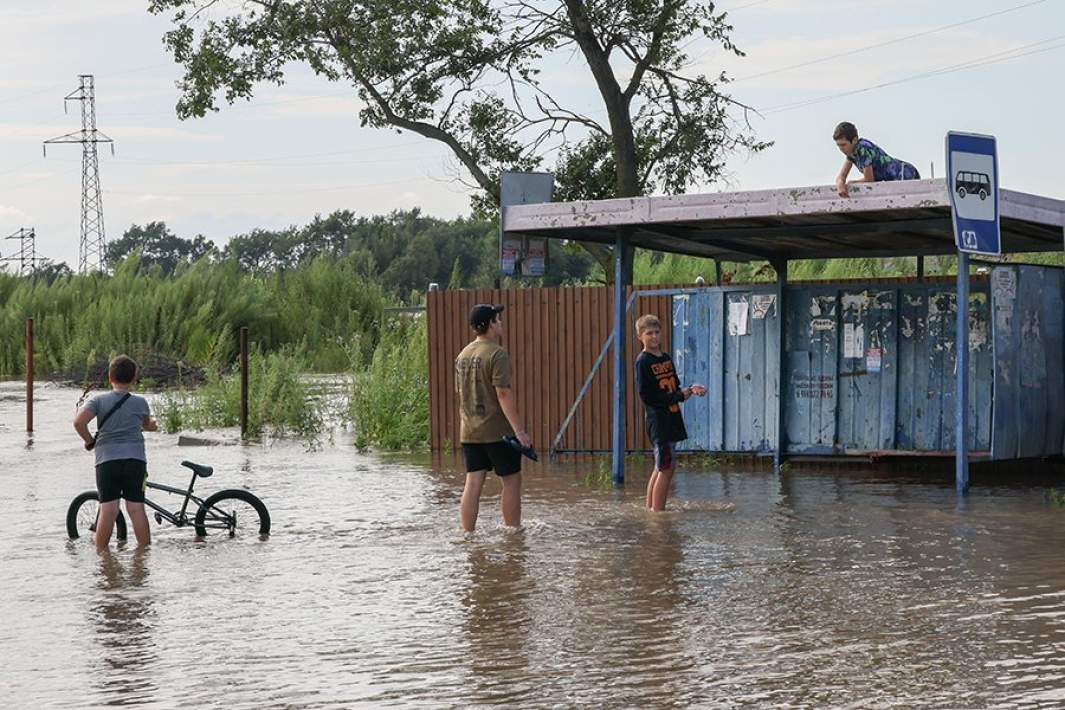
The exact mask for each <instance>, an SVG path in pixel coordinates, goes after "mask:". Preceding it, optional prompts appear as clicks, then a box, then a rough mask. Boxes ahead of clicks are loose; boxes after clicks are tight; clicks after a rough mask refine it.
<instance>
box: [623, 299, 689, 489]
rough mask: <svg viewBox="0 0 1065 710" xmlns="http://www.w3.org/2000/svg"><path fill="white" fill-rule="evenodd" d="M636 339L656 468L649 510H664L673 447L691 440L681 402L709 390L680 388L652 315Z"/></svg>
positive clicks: (638, 383)
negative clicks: (638, 346) (681, 410)
mask: <svg viewBox="0 0 1065 710" xmlns="http://www.w3.org/2000/svg"><path fill="white" fill-rule="evenodd" d="M636 338H637V339H638V340H639V341H640V343H641V344H642V345H643V352H641V353H640V354H639V356H638V357H637V358H636V367H635V370H636V390H637V391H638V392H639V393H640V399H641V400H643V404H644V407H646V410H647V436H648V438H650V439H651V443H652V444H653V445H654V454H655V467H654V470H653V471H652V472H651V479H650V480H649V481H648V482H647V496H646V503H647V507H648V508H650V509H651V510H665V509H666V498H668V497H669V486H670V484H672V482H673V467H674V461H673V459H674V444H675V443H676V442H678V441H684V440H685V439H687V438H688V431H687V430H686V429H685V428H684V418H683V417H682V416H681V414H680V403H681V402H683V401H684V400H686V399H688V398H689V397H691V396H692V395H693V394H694V395H698V396H699V397H702V396H703V395H705V394H706V388H705V387H703V386H702V385H690V386H688V387H685V388H683V389H681V387H680V381H679V380H678V379H677V371H676V369H674V367H673V359H672V358H670V357H669V353H664V352H662V350H661V341H662V324H661V323H660V322H659V320H658V318H657V317H655V316H653V315H650V314H648V315H643V316H640V317H639V318H638V319H637V320H636Z"/></svg>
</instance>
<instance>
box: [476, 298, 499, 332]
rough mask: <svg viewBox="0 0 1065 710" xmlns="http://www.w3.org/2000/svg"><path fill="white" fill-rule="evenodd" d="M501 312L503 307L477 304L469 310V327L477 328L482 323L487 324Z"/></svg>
mask: <svg viewBox="0 0 1065 710" xmlns="http://www.w3.org/2000/svg"><path fill="white" fill-rule="evenodd" d="M502 312H503V306H500V305H494V306H493V305H490V304H488V303H478V304H477V305H476V306H474V307H473V308H471V309H470V325H472V326H473V327H475V328H476V327H477V326H479V325H481V324H482V323H488V322H489V321H491V320H492V319H493V318H495V317H496V314H497V313H502Z"/></svg>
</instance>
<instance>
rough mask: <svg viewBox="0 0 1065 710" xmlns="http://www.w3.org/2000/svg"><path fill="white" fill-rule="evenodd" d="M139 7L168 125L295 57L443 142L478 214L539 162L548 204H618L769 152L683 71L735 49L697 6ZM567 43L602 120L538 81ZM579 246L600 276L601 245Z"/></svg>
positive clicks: (621, 0) (725, 98)
mask: <svg viewBox="0 0 1065 710" xmlns="http://www.w3.org/2000/svg"><path fill="white" fill-rule="evenodd" d="M149 9H150V11H151V12H153V13H157V14H159V13H162V14H168V15H169V16H170V17H171V19H172V21H173V28H172V29H171V30H170V31H168V32H167V33H166V35H165V37H164V42H165V44H166V46H167V47H168V48H169V50H170V51H171V53H172V54H173V56H174V58H175V60H176V61H177V62H179V63H181V64H182V65H184V69H185V75H184V78H183V79H182V80H181V82H180V87H181V92H182V93H181V97H180V99H179V101H178V105H177V112H178V115H179V116H180V117H181V118H188V117H191V116H203V115H205V114H206V113H207V112H208V111H213V110H217V107H218V101H219V98H221V97H224V98H225V100H226V101H228V102H230V103H232V102H234V101H237V100H240V99H250V98H251V97H252V96H253V93H254V91H255V88H256V86H257V85H258V84H260V83H264V82H265V83H273V84H281V83H283V82H284V80H285V73H286V71H287V70H289V69H290V68H291V67H292V66H293V65H294V64H303V65H306V66H309V67H310V68H311V69H312V70H313V71H314V72H315V73H317V74H319V75H321V76H323V77H325V78H327V79H329V80H331V81H335V82H342V83H344V84H351V85H352V86H354V87H355V91H356V93H357V94H358V96H359V98H360V99H362V101H363V104H364V107H363V109H362V110H361V111H360V118H361V121H362V123H363V125H367V126H372V127H376V128H395V129H399V130H401V131H410V132H413V133H417V134H419V135H421V136H424V137H426V138H429V139H431V140H436V141H439V142H441V143H444V144H445V145H447V146H448V148H450V149H451V151H452V152H453V153H454V154H455V156H456V157H457V158H458V160H459V162H460V163H461V165H462V167H463V168H464V170H465V171H466V173H467V174H468V176H469V177H470V178H472V181H473V184H474V185H476V186H477V187H478V188H480V191H481V193H480V195H479V196H478V198H476V200H475V202H476V203H477V205H478V206H479V207H481V208H482V209H484V210H486V211H490V210H491V209H493V208H494V207H495V206H497V205H498V202H499V174H500V172H501V171H502V170H512V169H517V170H530V169H537V168H542V167H545V166H544V163H545V161H546V160H547V157H548V156H550V155H557V158H556V160H555V163H556V164H555V169H554V172H555V174H556V177H557V181H558V187H559V195H560V196H561V197H565V198H567V199H577V198H599V197H631V196H636V195H641V194H645V193H647V192H652V191H667V192H683V191H685V190H686V189H688V188H690V187H692V186H693V185H697V184H700V183H709V182H714V181H716V180H718V179H719V178H720V177H721V176H722V171H723V170H724V164H725V159H726V157H727V156H728V154H729V153H730V152H731V151H733V150H736V149H748V150H752V151H760V150H763V149H764V148H766V147H767V145H768V144H766V143H763V142H760V141H758V140H756V139H755V138H754V137H753V136H752V134H751V133H750V130H749V125H747V124H746V123H745V118H746V112H747V110H748V109H747V107H745V106H742V105H741V104H739V103H738V102H736V101H735V100H733V99H732V98H731V97H730V96H729V95H728V94H727V93H726V92H724V91H723V87H724V85H725V84H726V83H727V81H728V79H727V77H726V76H725V75H724V74H720V75H718V76H713V77H708V76H706V75H704V74H699V73H692V72H690V71H688V67H689V65H690V64H691V59H690V57H689V56H688V55H687V54H686V53H685V48H686V47H687V46H689V45H690V44H691V43H692V42H693V41H694V40H696V39H698V38H700V37H702V38H704V39H706V40H708V41H710V42H712V43H715V44H717V45H720V46H721V47H723V48H724V49H725V50H727V51H730V52H733V53H735V54H742V52H740V50H739V49H738V48H737V47H736V46H735V45H734V44H733V43H732V40H731V39H730V34H731V32H732V29H733V28H732V26H731V25H730V24H729V23H728V19H727V15H726V13H723V12H718V11H717V10H716V8H715V5H714V3H713V2H707V1H705V0H246V2H242V3H219V2H218V1H217V0H149ZM573 52H579V53H580V55H581V57H582V58H583V59H584V63H585V68H586V70H587V74H586V78H587V79H588V80H589V83H590V84H591V85H593V86H594V90H595V91H596V92H597V94H598V98H599V100H600V102H601V104H602V114H603V115H605V120H604V119H602V118H600V117H599V115H600V114H597V113H591V112H582V111H580V110H577V109H576V108H575V107H572V106H566V105H564V99H563V98H562V94H561V87H560V86H559V85H557V84H552V83H551V82H550V81H549V79H548V77H551V76H558V75H559V73H558V72H555V73H551V72H546V71H545V69H549V68H550V67H551V66H552V62H559V61H561V58H563V57H566V56H567V55H569V54H570V53H573ZM566 81H567V82H571V81H572V77H571V76H567V77H566ZM737 112H738V113H741V114H742V115H743V117H744V118H743V120H740V119H737V117H736V116H734V115H733V114H734V113H737ZM585 248H587V249H589V251H591V252H592V253H593V254H594V255H595V257H596V258H597V259H598V260H599V262H600V263H601V264H602V265H603V266H604V271H605V272H606V275H607V276H608V277H609V276H610V274H612V270H611V268H610V266H609V260H610V254H609V251H608V250H607V249H606V248H605V247H600V246H597V245H591V244H589V245H585ZM630 261H631V260H630ZM448 266H449V267H450V262H449V263H448ZM628 278H630V279H631V274H630V275H629V276H628Z"/></svg>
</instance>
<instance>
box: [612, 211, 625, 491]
mask: <svg viewBox="0 0 1065 710" xmlns="http://www.w3.org/2000/svg"><path fill="white" fill-rule="evenodd" d="M627 246H628V243H627V239H626V234H625V230H624V229H622V228H618V230H617V234H616V237H615V241H614V417H613V420H614V431H613V437H612V440H611V456H612V460H611V472H612V474H613V478H614V485H615V486H620V485H622V484H624V483H625V390H626V384H627V380H626V378H625V372H626V370H625V342H626V340H625V335H626V333H625V311H626V308H625V305H626V302H625V285H626V284H625V253H626V252H627V251H628V249H626V247H627Z"/></svg>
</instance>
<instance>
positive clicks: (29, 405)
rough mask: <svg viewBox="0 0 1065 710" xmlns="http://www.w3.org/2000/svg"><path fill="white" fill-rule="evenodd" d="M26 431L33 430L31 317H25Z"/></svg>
mask: <svg viewBox="0 0 1065 710" xmlns="http://www.w3.org/2000/svg"><path fill="white" fill-rule="evenodd" d="M26 431H28V432H32V431H33V319H32V318H27V319H26Z"/></svg>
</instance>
